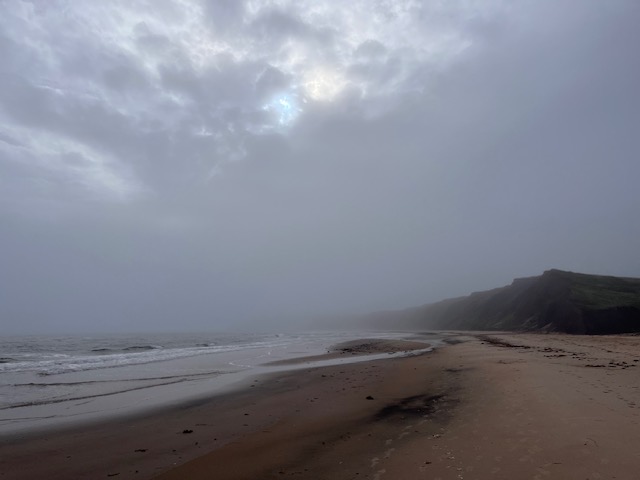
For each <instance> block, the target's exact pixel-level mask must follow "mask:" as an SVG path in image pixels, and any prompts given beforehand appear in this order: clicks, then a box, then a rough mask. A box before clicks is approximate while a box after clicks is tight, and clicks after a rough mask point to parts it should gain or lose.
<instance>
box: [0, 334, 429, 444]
mask: <svg viewBox="0 0 640 480" xmlns="http://www.w3.org/2000/svg"><path fill="white" fill-rule="evenodd" d="M365 337H366V338H394V339H416V334H408V333H406V332H367V333H363V332H305V333H210V332H209V333H206V332H203V333H161V334H158V333H154V334H135V335H132V334H127V335H124V334H118V335H115V334H111V335H30V336H0V435H11V434H15V433H17V432H25V431H29V430H39V429H47V428H56V427H63V426H68V425H71V424H73V423H77V422H83V421H85V422H86V421H93V420H99V419H105V418H109V417H115V416H123V415H131V414H136V413H139V412H145V411H149V410H151V409H154V408H163V407H167V406H171V405H175V404H179V403H181V402H187V401H191V400H194V399H198V398H202V397H207V396H211V395H214V394H219V393H223V392H225V391H229V390H232V389H234V388H241V387H242V386H246V385H248V382H249V380H250V379H253V378H256V377H257V376H259V375H261V374H265V373H276V372H278V371H282V370H285V369H295V368H308V367H309V366H320V365H329V364H337V363H344V362H354V361H363V360H370V359H372V358H378V357H380V358H383V357H389V354H383V355H381V354H377V355H366V356H346V357H345V358H338V359H333V360H324V361H321V362H315V363H308V362H305V363H302V364H295V365H287V366H284V365H270V364H271V363H273V362H277V361H279V360H289V359H294V358H297V357H306V356H314V355H319V354H322V353H326V352H327V351H328V349H329V348H330V347H331V346H332V345H335V344H337V343H340V342H344V341H348V340H354V339H359V338H365ZM419 338H420V339H422V340H425V341H426V342H428V343H429V344H430V345H431V347H433V346H434V345H436V344H437V343H438V342H439V341H440V338H439V336H438V334H421V335H419ZM404 354H405V353H402V352H400V353H398V354H394V356H397V355H404Z"/></svg>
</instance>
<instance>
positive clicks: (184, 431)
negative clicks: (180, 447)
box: [182, 429, 193, 433]
mask: <svg viewBox="0 0 640 480" xmlns="http://www.w3.org/2000/svg"><path fill="white" fill-rule="evenodd" d="M182 433H193V430H186V429H185V430H182Z"/></svg>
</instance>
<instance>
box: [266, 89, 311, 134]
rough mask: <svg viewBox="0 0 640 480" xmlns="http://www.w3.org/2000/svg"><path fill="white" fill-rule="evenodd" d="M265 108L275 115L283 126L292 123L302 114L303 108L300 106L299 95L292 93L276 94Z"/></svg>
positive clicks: (278, 122)
mask: <svg viewBox="0 0 640 480" xmlns="http://www.w3.org/2000/svg"><path fill="white" fill-rule="evenodd" d="M263 110H265V111H266V112H269V113H270V114H271V115H273V116H274V117H275V119H276V121H277V124H278V125H279V126H281V127H287V126H289V125H291V124H292V123H293V122H294V121H295V120H296V119H297V118H298V116H299V115H300V113H301V112H302V109H301V108H300V107H299V106H298V99H297V96H296V95H294V94H290V93H280V94H277V95H274V96H273V97H272V99H271V101H269V103H267V104H266V105H265V106H264V107H263Z"/></svg>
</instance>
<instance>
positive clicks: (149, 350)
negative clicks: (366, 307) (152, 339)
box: [0, 341, 286, 376]
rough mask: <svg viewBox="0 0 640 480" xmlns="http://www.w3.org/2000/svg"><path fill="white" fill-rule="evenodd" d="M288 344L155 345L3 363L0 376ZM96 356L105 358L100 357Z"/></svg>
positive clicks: (113, 366) (84, 369)
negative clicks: (172, 346)
mask: <svg viewBox="0 0 640 480" xmlns="http://www.w3.org/2000/svg"><path fill="white" fill-rule="evenodd" d="M284 343H286V342H282V341H280V342H269V341H262V342H253V343H247V344H233V345H214V346H206V347H205V346H202V347H186V348H162V347H158V346H155V345H138V346H132V347H126V348H127V349H126V350H125V349H119V350H116V351H105V350H103V349H101V351H100V352H96V351H92V352H91V353H93V354H92V355H89V354H84V355H71V356H69V355H56V356H55V357H54V358H51V357H49V358H45V359H39V360H36V361H18V362H10V363H2V364H0V373H5V372H35V373H37V374H38V375H40V376H49V375H58V374H63V373H70V372H80V371H87V370H98V369H104V368H117V367H126V366H131V365H141V364H147V363H155V362H162V361H167V360H175V359H179V358H187V357H195V356H199V355H208V354H215V353H223V352H230V351H236V350H242V349H252V348H265V347H266V348H270V347H277V346H280V345H283V344H284ZM116 352H117V353H116ZM95 353H102V354H101V355H96V354H95Z"/></svg>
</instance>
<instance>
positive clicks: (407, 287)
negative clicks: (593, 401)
mask: <svg viewBox="0 0 640 480" xmlns="http://www.w3.org/2000/svg"><path fill="white" fill-rule="evenodd" d="M639 24H640V2H638V1H637V0H609V1H602V0H522V1H502V0H477V1H476V0H460V1H454V0H451V1H443V0H424V1H418V0H406V1H393V0H353V1H350V2H338V1H337V0H336V1H327V0H325V1H322V0H319V1H311V0H264V1H259V0H147V1H144V0H140V1H136V2H131V1H125V0H122V1H118V0H112V1H109V2H104V1H101V0H83V1H72V0H66V1H64V0H40V1H36V0H34V1H20V0H0V324H1V325H2V327H1V330H2V332H0V333H55V332H92V331H101V332H107V331H156V330H163V331H164V330H205V329H206V330H233V329H249V330H250V329H259V330H278V329H285V328H308V327H309V326H312V327H316V326H319V325H321V324H319V323H311V324H310V323H308V322H309V321H310V319H311V320H313V319H319V318H336V316H341V315H351V314H361V313H367V312H372V311H377V310H383V309H384V310H386V309H397V308H404V307H411V306H415V305H422V304H425V303H429V302H433V301H437V300H440V299H443V298H447V297H452V296H459V295H465V294H468V293H470V292H472V291H478V290H485V289H488V288H493V287H497V286H501V285H506V284H508V283H510V282H511V280H512V279H513V278H514V277H523V276H532V275H539V274H541V273H542V272H543V271H544V270H546V269H549V268H559V269H565V270H571V271H577V272H585V273H601V274H611V275H624V276H638V277H640V255H638V246H639V245H640V189H639V188H638V185H639V183H638V179H640V91H639V90H640V51H639V48H640V47H639V46H640V28H638V25H639Z"/></svg>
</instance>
